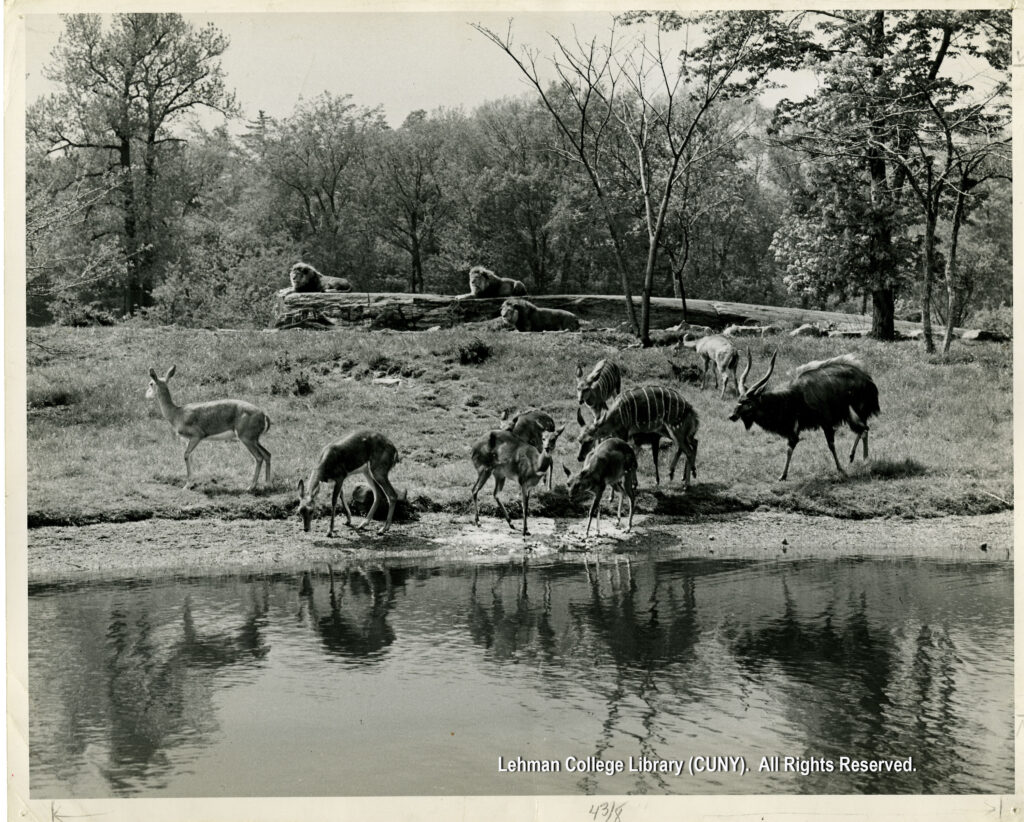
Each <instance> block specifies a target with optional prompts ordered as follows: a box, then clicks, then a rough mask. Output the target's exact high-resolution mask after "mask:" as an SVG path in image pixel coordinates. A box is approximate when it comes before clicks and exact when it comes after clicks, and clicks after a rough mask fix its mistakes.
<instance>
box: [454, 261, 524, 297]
mask: <svg viewBox="0 0 1024 822" xmlns="http://www.w3.org/2000/svg"><path fill="white" fill-rule="evenodd" d="M526 294H527V291H526V286H525V285H523V283H522V282H521V281H520V280H513V279H510V278H508V277H499V276H498V275H497V274H495V273H494V272H493V271H491V270H490V269H487V268H484V267H483V266H482V265H475V266H473V267H472V268H471V269H469V293H468V294H466V295H464V297H525V296H526Z"/></svg>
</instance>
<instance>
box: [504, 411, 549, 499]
mask: <svg viewBox="0 0 1024 822" xmlns="http://www.w3.org/2000/svg"><path fill="white" fill-rule="evenodd" d="M501 427H502V428H504V429H505V430H506V431H511V432H512V433H513V434H515V435H516V436H517V437H519V439H521V440H526V441H527V442H528V443H530V445H532V446H533V447H534V448H536V449H537V450H538V451H542V450H543V449H544V432H545V431H554V430H555V421H554V420H553V419H552V418H551V415H550V414H546V413H545V412H543V411H541V410H540V409H538V408H532V409H530V410H529V411H523V412H521V413H519V414H516V415H515V416H514V417H513V416H511V412H510V411H509V410H508V409H506V410H505V411H504V412H502V415H501ZM553 468H554V461H553V460H552V463H551V465H550V466H549V467H548V470H547V480H548V488H550V487H551V474H552V472H553Z"/></svg>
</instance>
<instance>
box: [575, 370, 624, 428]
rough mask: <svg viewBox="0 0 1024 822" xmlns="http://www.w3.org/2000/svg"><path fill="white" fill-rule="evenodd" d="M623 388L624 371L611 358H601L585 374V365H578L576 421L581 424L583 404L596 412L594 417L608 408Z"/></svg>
mask: <svg viewBox="0 0 1024 822" xmlns="http://www.w3.org/2000/svg"><path fill="white" fill-rule="evenodd" d="M621 390H622V372H621V371H620V370H619V367H618V366H617V365H616V364H615V363H613V362H612V361H611V360H599V361H598V363H597V365H595V366H594V368H593V370H592V371H591V372H590V373H589V374H587V376H586V377H584V376H583V366H581V365H577V366H576V405H577V408H576V422H578V423H579V424H580V425H581V426H583V425H585V424H586V423H585V422H584V421H583V406H584V405H586V406H587V407H588V408H589V409H590V410H591V411H593V412H594V419H597V418H598V417H600V416H601V414H602V413H604V411H605V410H606V409H607V408H608V405H609V403H610V402H611V401H612V398H613V397H614V396H615V395H616V394H618V393H619V391H621Z"/></svg>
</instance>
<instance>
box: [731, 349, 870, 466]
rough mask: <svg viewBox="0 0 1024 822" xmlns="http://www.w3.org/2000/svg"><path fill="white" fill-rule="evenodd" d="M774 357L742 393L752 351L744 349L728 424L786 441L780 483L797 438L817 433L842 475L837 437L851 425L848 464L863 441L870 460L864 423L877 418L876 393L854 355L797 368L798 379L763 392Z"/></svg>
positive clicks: (866, 426)
mask: <svg viewBox="0 0 1024 822" xmlns="http://www.w3.org/2000/svg"><path fill="white" fill-rule="evenodd" d="M777 354H778V352H775V353H774V354H772V360H771V363H770V364H769V365H768V373H767V374H765V375H764V376H763V377H762V378H761V379H760V380H759V381H758V382H757V383H755V384H754V385H752V386H751V387H750V388H746V378H747V374H748V373H749V372H750V365H751V359H750V350H749V349H747V367H746V368H744V369H743V373H742V374H740V379H739V385H738V387H739V392H740V396H739V400H738V401H737V403H736V408H735V409H734V410H733V412H732V414H731V415H730V417H729V419H730V420H733V421H734V422H735V421H736V420H743V424H744V425H745V426H746V428H747V430H748V431H749V430H750V426H751V425H752V424H753V423H755V422H756V423H757V424H758V425H759V426H761V428H763V429H764V430H765V431H770V432H772V433H773V434H778V435H779V436H780V437H785V438H786V439H787V441H788V443H789V448H788V449H787V451H786V465H785V467H783V469H782V474H781V476H780V477H779V480H780V481H781V480H784V479H786V477H787V475H788V474H789V464H790V462H791V461H792V459H793V449H794V448H796V444H797V443H798V442H799V441H800V432H801V431H807V430H813V429H815V428H820V429H821V430H822V431H823V432H824V434H825V442H826V443H828V450H829V451H830V452H831V453H832V459H833V460H834V461H835V464H836V470H837V471H839V473H840V474H842V475H845V473H846V472H845V471H843V468H842V466H841V465H840V464H839V458H838V457H837V456H836V446H835V432H836V429H837V428H838V427H839V426H840V425H843V424H844V423H845V424H846V425H849V426H850V428H851V430H852V431H853V432H854V433H855V434H856V437H855V438H854V440H853V448H852V449H851V450H850V462H853V458H854V455H855V454H856V453H857V443H858V442H860V441H861V439H862V438H863V440H864V459H867V458H868V420H869V419H870V418H871V417H872V416H874V415H876V414H878V413H879V407H878V387H877V386H876V385H875V383H874V382H873V381H872V379H871V377H870V375H869V374H868V372H867V371H865V370H864V366H863V365H861V363H860V362H859V361H858V360H857V358H856V357H855V356H853V355H852V354H843V355H842V356H839V357H833V358H832V359H830V360H816V361H814V362H809V363H806V364H804V365H801V366H800V367H799V368H798V369H797V370H796V376H795V377H794V378H793V380H792V381H790V382H789V383H787V384H786V385H783V386H780V387H778V388H773V389H771V390H766V389H765V386H766V385H767V383H768V379H769V378H770V377H771V375H772V372H773V371H774V370H775V358H776V356H777Z"/></svg>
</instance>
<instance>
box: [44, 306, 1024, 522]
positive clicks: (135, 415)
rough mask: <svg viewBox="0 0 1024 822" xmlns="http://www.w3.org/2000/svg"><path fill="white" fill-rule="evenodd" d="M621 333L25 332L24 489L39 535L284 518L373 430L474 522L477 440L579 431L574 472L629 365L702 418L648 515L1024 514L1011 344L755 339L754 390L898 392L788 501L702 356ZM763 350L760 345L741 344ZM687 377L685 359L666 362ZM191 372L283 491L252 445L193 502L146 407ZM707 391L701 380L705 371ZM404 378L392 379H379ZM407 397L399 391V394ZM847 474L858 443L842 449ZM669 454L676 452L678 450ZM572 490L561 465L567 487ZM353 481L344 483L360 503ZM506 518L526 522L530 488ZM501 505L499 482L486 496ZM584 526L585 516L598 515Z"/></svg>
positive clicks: (807, 470)
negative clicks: (55, 527)
mask: <svg viewBox="0 0 1024 822" xmlns="http://www.w3.org/2000/svg"><path fill="white" fill-rule="evenodd" d="M628 342H629V340H628V338H626V337H624V336H621V335H616V334H613V333H608V332H589V333H583V334H533V335H525V334H515V333H507V332H481V331H475V332H471V331H468V330H466V329H458V328H456V329H452V330H443V331H432V332H415V333H391V332H374V333H370V332H366V331H356V330H351V331H346V330H342V331H336V332H332V333H322V332H317V331H299V330H296V331H285V332H276V333H275V332H266V331H252V332H237V331H233V332H229V331H204V330H197V329H161V328H147V327H141V326H134V325H123V326H118V327H114V328H88V329H67V328H45V329H33V330H31V332H30V334H29V344H28V351H27V409H28V411H27V413H28V420H27V424H28V448H27V456H28V460H27V465H26V479H27V486H28V511H29V524H30V525H43V524H58V523H68V524H73V523H86V522H97V521H118V520H132V519H143V518H147V517H151V516H161V517H174V518H187V517H203V516H222V517H248V518H282V517H287V516H291V515H292V513H293V511H294V508H295V502H296V494H295V486H296V483H297V480H298V479H299V478H300V477H305V476H307V475H308V473H309V470H310V468H311V467H312V465H313V463H314V461H315V460H316V457H317V455H318V453H319V451H320V449H321V448H322V447H323V446H324V445H325V444H326V443H328V442H330V441H332V440H334V439H337V438H339V437H340V436H341V435H343V434H344V433H345V432H347V431H350V430H352V429H354V428H357V427H372V428H377V429H379V430H380V431H382V432H384V433H386V434H387V435H388V436H389V437H390V438H391V439H392V440H393V441H394V442H395V444H396V445H397V447H398V449H399V452H400V454H401V462H400V464H399V465H398V466H397V467H396V468H395V470H394V471H393V473H392V481H393V482H394V483H395V485H396V486H397V487H398V488H399V489H400V490H402V489H405V490H407V492H408V495H409V500H410V502H411V503H412V507H413V510H414V511H415V510H434V511H450V512H452V513H463V512H465V511H466V510H467V508H468V504H469V489H470V487H471V485H472V483H473V481H474V479H475V471H474V469H473V466H472V464H471V463H470V460H469V451H470V447H471V445H472V443H473V442H474V441H475V440H476V439H477V438H479V437H480V436H482V435H484V434H486V432H487V431H488V430H489V429H491V428H494V427H497V424H498V416H499V414H500V412H501V410H502V409H504V408H507V407H515V408H526V407H534V406H536V407H541V408H543V409H545V410H547V411H548V412H549V413H551V414H552V415H553V416H554V417H555V418H556V420H559V421H565V422H568V423H569V426H568V428H567V429H566V434H565V435H563V437H562V440H561V442H560V445H559V452H558V455H559V459H558V462H563V461H564V462H565V463H566V464H568V465H570V467H572V468H573V470H575V469H576V468H577V467H578V466H577V463H576V460H575V443H574V438H575V435H576V433H577V430H578V428H577V425H576V423H575V413H576V404H575V388H574V382H573V371H574V369H575V365H576V363H577V362H582V363H584V366H585V367H588V366H589V365H590V364H592V363H594V362H595V361H596V360H598V359H599V358H601V357H609V356H612V357H615V358H616V360H617V361H618V362H619V363H620V364H621V366H622V367H623V370H624V372H625V374H626V377H625V380H624V388H625V387H631V386H634V385H638V384H641V383H661V384H665V385H670V386H674V387H678V388H679V389H680V390H681V391H682V392H683V393H684V394H685V395H686V396H687V397H688V398H689V399H690V401H691V402H692V403H693V404H694V406H695V407H696V408H697V411H698V413H699V415H700V419H701V426H700V432H699V438H700V452H699V456H698V470H699V474H698V479H697V483H696V485H695V486H694V487H693V488H692V489H691V490H690V491H689V492H686V491H684V490H683V487H682V484H681V483H680V482H679V480H678V478H677V480H676V481H675V482H672V483H669V482H668V480H667V469H666V468H665V466H666V465H667V463H666V462H665V461H666V460H667V459H668V456H669V454H670V452H671V448H670V447H669V448H664V449H663V456H662V459H663V463H662V467H663V471H662V485H661V487H660V489H656V487H655V485H654V477H653V472H652V468H651V458H650V453H649V452H646V451H645V453H644V454H642V455H641V456H640V487H641V494H640V497H639V509H640V510H644V511H648V512H656V513H664V514H673V515H678V516H682V517H689V518H694V517H703V516H710V515H717V514H727V513H734V512H742V511H751V510H778V511H795V512H803V513H807V514H819V513H822V514H830V515H834V516H840V517H847V518H866V517H931V516H938V515H942V514H947V513H956V514H972V513H989V512H993V511H999V510H1004V509H1006V508H1008V507H1011V506H1012V499H1013V498H1012V494H1013V465H1012V454H1011V448H1012V436H1011V434H1012V415H1013V403H1012V359H1011V351H1010V346H1009V345H997V344H991V343H984V344H977V345H973V346H968V345H965V344H959V343H958V344H957V348H956V351H955V356H953V357H952V359H951V361H950V362H949V363H948V364H944V363H942V362H941V361H940V360H938V359H937V358H936V359H932V358H929V357H927V356H926V355H924V354H923V352H922V350H921V348H920V346H919V345H918V344H915V343H909V342H905V343H895V344H880V343H876V342H874V341H872V340H842V339H789V338H784V339H780V338H774V339H769V340H763V341H762V340H760V339H757V340H751V341H750V343H749V345H750V350H751V352H752V354H753V357H754V367H753V373H752V377H756V376H759V375H760V374H763V373H764V369H765V368H766V367H767V355H768V354H770V352H771V351H774V350H776V348H777V349H778V351H779V361H778V365H777V367H776V375H775V376H774V377H773V378H772V384H778V383H780V382H782V381H783V380H784V379H785V377H786V374H787V372H788V371H790V370H791V369H792V368H794V367H795V366H797V365H799V364H801V363H803V362H806V361H808V360H813V359H822V358H825V357H830V356H835V355H837V354H840V353H845V352H848V351H852V352H856V353H858V354H859V355H860V357H861V358H862V360H863V361H864V363H865V364H866V365H867V367H868V370H869V371H870V372H871V373H872V375H873V377H874V379H875V382H876V383H877V384H878V387H879V392H880V402H881V408H882V413H881V415H880V417H878V418H877V419H875V420H874V421H873V423H872V434H871V453H872V459H871V460H870V461H869V462H866V463H865V462H862V461H861V460H860V457H859V456H858V461H857V462H856V463H854V465H853V466H852V467H851V468H850V470H849V476H848V477H847V478H845V479H844V478H841V477H839V476H837V474H836V472H835V469H834V466H833V465H832V460H831V457H830V456H829V453H828V450H827V448H826V447H825V442H824V437H823V436H822V435H821V433H820V432H817V431H815V432H809V433H807V434H806V435H805V437H804V438H803V440H802V441H801V443H800V445H799V446H798V447H797V450H796V453H795V456H794V458H793V465H792V467H791V469H790V474H789V479H788V480H787V481H785V482H777V481H776V479H775V477H777V476H778V474H779V472H780V470H781V467H782V463H783V461H784V458H785V450H786V446H785V442H784V441H783V440H781V439H779V438H778V437H775V436H773V435H770V434H768V433H766V432H764V431H761V430H760V429H758V428H756V427H755V428H754V429H752V430H751V431H750V432H747V431H745V430H744V429H743V426H742V425H741V424H740V423H738V422H736V423H733V422H730V421H729V420H728V415H729V413H730V411H731V409H732V405H733V401H734V400H733V397H732V396H727V398H726V399H725V400H720V399H719V398H718V393H717V392H716V391H714V390H712V389H711V388H710V387H709V389H708V390H706V391H703V392H701V391H700V390H699V386H697V385H696V384H693V383H690V382H685V381H684V382H680V380H679V379H678V378H677V377H676V376H675V369H673V368H672V365H671V363H672V362H674V363H675V364H676V365H677V366H682V367H683V368H684V371H687V369H686V366H691V365H694V364H695V357H694V355H693V352H691V351H689V350H684V351H673V350H671V349H648V350H642V349H639V348H626V347H625V346H626V345H628ZM743 344H744V345H746V342H744V343H743ZM670 361H671V362H670ZM172 364H176V365H177V374H176V375H175V377H174V378H173V379H172V381H171V389H172V395H173V397H174V399H175V401H176V402H177V403H179V404H183V403H186V402H192V401H198V400H208V399H216V398H221V397H226V396H230V397H237V398H240V399H246V400H249V401H251V402H254V403H256V404H258V405H260V406H261V407H263V408H264V409H265V410H266V411H267V412H268V413H269V415H270V418H271V420H272V427H271V429H270V431H269V432H268V433H267V434H266V435H264V437H263V440H262V441H263V443H264V445H266V446H267V447H268V448H269V449H270V451H271V452H272V454H273V474H274V476H273V482H272V484H271V485H270V487H269V488H267V489H265V490H263V489H261V490H260V492H259V493H258V494H256V495H253V494H249V493H246V491H245V490H244V489H245V487H246V485H247V484H248V481H249V477H250V475H251V470H252V463H251V459H250V457H249V455H248V453H247V452H246V451H245V450H244V449H243V448H242V446H241V445H239V444H238V443H235V442H204V443H202V444H200V445H199V447H198V449H197V450H196V452H195V455H194V457H193V461H194V467H195V470H196V476H197V479H198V484H197V486H196V487H195V488H194V489H192V490H187V491H186V490H183V489H182V488H181V486H182V485H183V483H184V476H185V468H184V463H183V461H182V451H183V446H182V444H181V443H179V442H178V441H177V440H176V439H175V438H174V437H173V436H172V433H171V430H170V427H169V425H168V424H167V423H166V422H165V421H164V420H163V419H162V418H161V417H160V415H159V411H158V409H157V408H156V405H155V403H153V402H150V401H147V400H146V399H145V398H144V393H145V390H146V386H147V384H148V382H149V376H148V370H149V368H150V367H154V368H156V369H157V370H158V371H159V372H160V373H161V374H162V373H163V372H164V371H166V369H167V368H169V367H170V365H172ZM688 373H692V371H688ZM382 377H384V378H389V379H384V380H381V379H380V378H382ZM396 380H397V381H396ZM837 440H838V441H837V450H838V451H839V452H840V456H841V458H842V456H843V454H844V453H848V450H849V445H850V442H851V441H852V435H851V434H850V433H849V432H848V431H843V432H841V433H840V434H839V435H838V437H837ZM666 452H669V453H666ZM562 477H563V474H562V471H561V468H560V467H556V478H558V479H561V478H562ZM358 482H359V479H358V478H357V477H353V478H351V479H350V480H349V481H348V483H347V484H346V491H347V492H350V491H351V489H352V488H354V487H355V485H356V484H358ZM503 498H504V499H506V500H508V503H509V507H510V510H513V511H514V510H517V509H518V503H517V501H518V491H517V489H515V488H514V484H513V485H507V486H506V490H505V494H504V497H503ZM536 499H537V502H536V504H535V505H532V506H531V508H532V509H533V508H535V510H536V513H537V514H545V513H546V514H558V513H566V512H567V510H568V506H567V500H566V498H565V490H564V485H556V487H555V488H554V489H553V490H552V491H551V492H547V491H542V492H540V493H539V494H538V495H537V496H536ZM481 502H482V504H483V507H484V509H485V510H486V511H490V510H491V509H492V507H493V503H492V501H491V499H490V484H488V486H487V488H486V489H485V491H484V492H483V493H482V495H481ZM574 510H576V511H581V510H583V509H582V507H577V508H575V509H574Z"/></svg>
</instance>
